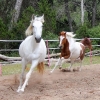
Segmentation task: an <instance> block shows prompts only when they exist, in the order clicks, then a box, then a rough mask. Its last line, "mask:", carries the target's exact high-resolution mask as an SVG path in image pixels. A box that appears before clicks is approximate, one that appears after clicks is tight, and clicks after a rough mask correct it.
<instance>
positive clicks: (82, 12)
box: [81, 0, 84, 25]
mask: <svg viewBox="0 0 100 100" xmlns="http://www.w3.org/2000/svg"><path fill="white" fill-rule="evenodd" d="M81 23H82V25H83V24H84V0H81Z"/></svg>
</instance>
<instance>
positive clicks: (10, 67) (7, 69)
mask: <svg viewBox="0 0 100 100" xmlns="http://www.w3.org/2000/svg"><path fill="white" fill-rule="evenodd" d="M90 64H100V56H94V57H92V61H91V60H90V57H85V58H84V60H83V64H82V66H84V65H90ZM69 65H70V64H69V63H64V64H63V67H68V66H69ZM79 65H80V63H75V64H74V66H79ZM29 67H30V65H28V69H29ZM53 67H54V65H53V66H51V67H50V69H51V68H53ZM46 68H49V67H46ZM26 71H28V70H26ZM16 73H21V64H7V65H3V66H2V74H3V75H9V74H16Z"/></svg>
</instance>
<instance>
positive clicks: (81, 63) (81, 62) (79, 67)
mask: <svg viewBox="0 0 100 100" xmlns="http://www.w3.org/2000/svg"><path fill="white" fill-rule="evenodd" d="M81 66H82V60H80V67H79V71H81Z"/></svg>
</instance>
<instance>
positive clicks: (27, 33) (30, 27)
mask: <svg viewBox="0 0 100 100" xmlns="http://www.w3.org/2000/svg"><path fill="white" fill-rule="evenodd" d="M32 22H33V21H31V23H30V25H29V26H28V28H27V29H26V31H25V35H26V36H29V35H31V34H32Z"/></svg>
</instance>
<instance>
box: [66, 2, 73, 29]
mask: <svg viewBox="0 0 100 100" xmlns="http://www.w3.org/2000/svg"><path fill="white" fill-rule="evenodd" d="M64 2H65V14H66V16H67V18H68V23H69V27H70V31H73V27H72V19H71V16H70V11H69V7H68V0H64Z"/></svg>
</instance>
